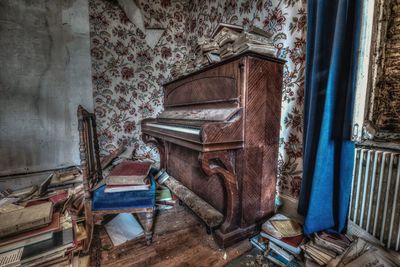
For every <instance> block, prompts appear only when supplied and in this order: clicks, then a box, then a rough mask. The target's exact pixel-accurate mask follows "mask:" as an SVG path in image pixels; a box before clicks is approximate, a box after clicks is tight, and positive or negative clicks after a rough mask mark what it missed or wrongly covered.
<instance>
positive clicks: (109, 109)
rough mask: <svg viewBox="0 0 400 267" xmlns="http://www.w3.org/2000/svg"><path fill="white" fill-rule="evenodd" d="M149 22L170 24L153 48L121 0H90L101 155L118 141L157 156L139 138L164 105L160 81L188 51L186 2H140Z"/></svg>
mask: <svg viewBox="0 0 400 267" xmlns="http://www.w3.org/2000/svg"><path fill="white" fill-rule="evenodd" d="M139 4H140V6H141V8H142V10H143V11H144V12H143V13H144V14H143V15H144V17H145V25H146V26H149V27H151V26H153V27H163V28H166V30H165V32H164V34H163V35H162V37H161V38H160V40H159V42H158V44H157V46H156V47H155V48H154V49H152V48H150V47H149V46H148V45H147V44H146V41H145V35H144V33H143V32H142V31H140V30H139V29H138V28H137V27H136V26H135V25H134V24H132V23H131V22H130V21H129V19H128V18H127V16H126V15H125V13H124V12H123V11H122V9H121V8H120V7H119V5H118V3H117V1H110V0H90V1H89V8H90V9H89V10H90V11H89V13H90V14H89V15H90V34H91V55H92V82H93V91H94V102H95V113H96V117H97V125H98V129H97V131H98V135H99V143H100V148H101V153H103V154H107V153H108V152H110V151H113V150H115V149H116V148H117V147H118V146H119V145H121V144H123V145H127V146H133V147H135V149H136V153H137V154H139V155H144V156H146V157H151V158H154V159H156V160H157V159H158V154H157V150H156V149H155V148H154V147H148V146H146V145H145V144H144V143H143V142H142V141H141V138H140V135H141V129H140V122H141V120H142V119H144V118H149V117H155V116H157V114H158V113H159V112H160V111H161V109H162V99H163V91H162V87H161V84H162V83H163V82H164V81H165V80H166V79H167V78H168V77H169V71H170V69H171V67H172V65H173V64H174V62H176V61H177V60H180V59H181V58H182V57H183V56H184V55H185V54H186V39H185V15H184V14H185V13H184V7H185V1H179V0H175V1H166V0H157V1H139Z"/></svg>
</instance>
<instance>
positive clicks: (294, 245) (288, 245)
mask: <svg viewBox="0 0 400 267" xmlns="http://www.w3.org/2000/svg"><path fill="white" fill-rule="evenodd" d="M261 235H262V236H263V237H265V238H267V239H268V240H270V241H272V242H274V243H275V244H277V245H278V246H280V247H282V248H284V249H286V250H287V251H289V252H291V253H294V254H300V252H301V248H300V244H301V243H302V242H303V240H304V236H303V235H300V236H295V237H286V238H281V239H278V238H275V237H273V236H271V235H269V234H267V233H265V232H261Z"/></svg>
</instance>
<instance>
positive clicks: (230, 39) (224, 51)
mask: <svg viewBox="0 0 400 267" xmlns="http://www.w3.org/2000/svg"><path fill="white" fill-rule="evenodd" d="M242 31H243V27H241V26H238V25H233V24H226V23H220V24H219V25H218V26H217V27H216V28H215V29H214V31H213V33H212V34H211V36H212V38H213V39H214V41H215V42H216V43H217V44H218V46H219V56H220V58H221V59H224V58H227V57H229V56H232V55H233V54H234V50H233V44H234V42H235V41H236V39H238V37H239V35H240V33H241V32H242Z"/></svg>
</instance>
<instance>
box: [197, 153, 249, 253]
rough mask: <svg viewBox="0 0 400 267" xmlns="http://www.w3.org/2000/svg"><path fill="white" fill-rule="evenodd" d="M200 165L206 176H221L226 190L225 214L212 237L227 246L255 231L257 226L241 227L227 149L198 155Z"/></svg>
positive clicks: (219, 243)
mask: <svg viewBox="0 0 400 267" xmlns="http://www.w3.org/2000/svg"><path fill="white" fill-rule="evenodd" d="M199 161H200V166H201V168H202V170H203V171H204V173H205V174H206V175H207V176H211V175H213V174H216V175H218V176H219V177H221V178H222V180H223V182H224V184H225V187H226V191H227V199H226V202H227V203H226V207H227V209H226V215H225V219H224V222H223V223H222V225H221V226H220V227H219V228H218V229H217V230H216V231H215V233H214V239H215V241H216V242H217V244H218V245H219V246H221V247H228V246H230V245H232V244H234V243H236V242H237V241H239V240H241V239H244V238H246V237H249V236H251V235H253V234H255V233H256V231H257V226H256V225H251V226H249V227H246V228H241V227H240V225H239V222H240V216H239V215H240V212H239V209H240V207H239V192H238V190H239V188H238V182H237V176H236V174H235V171H234V163H233V162H232V159H231V157H230V155H229V152H228V151H215V152H205V153H200V155H199Z"/></svg>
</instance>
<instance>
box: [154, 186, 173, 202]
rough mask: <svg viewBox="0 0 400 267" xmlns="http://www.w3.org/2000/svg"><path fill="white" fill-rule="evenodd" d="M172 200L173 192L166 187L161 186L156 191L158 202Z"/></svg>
mask: <svg viewBox="0 0 400 267" xmlns="http://www.w3.org/2000/svg"><path fill="white" fill-rule="evenodd" d="M170 200H172V195H171V191H170V190H169V189H168V187H166V186H159V188H157V191H156V201H157V202H159V201H170Z"/></svg>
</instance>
